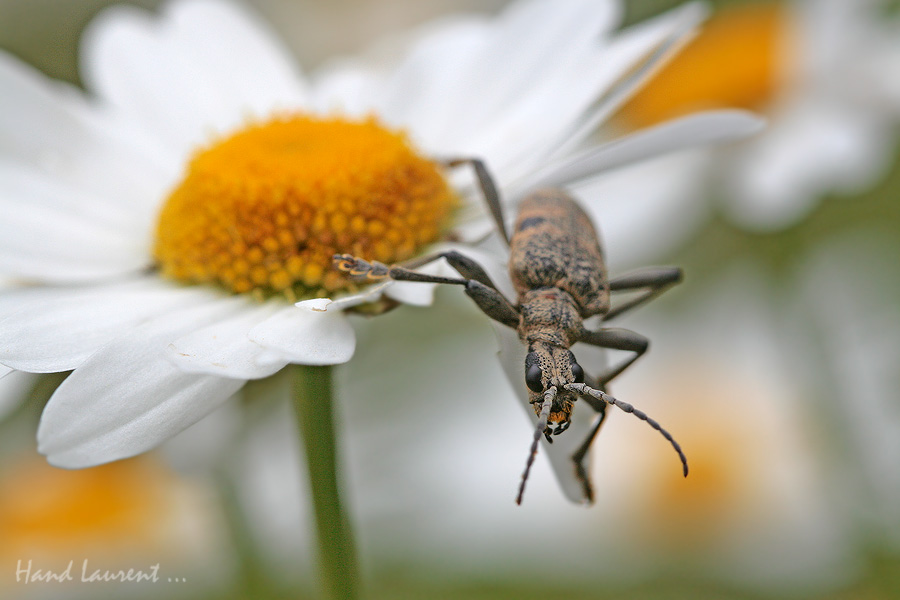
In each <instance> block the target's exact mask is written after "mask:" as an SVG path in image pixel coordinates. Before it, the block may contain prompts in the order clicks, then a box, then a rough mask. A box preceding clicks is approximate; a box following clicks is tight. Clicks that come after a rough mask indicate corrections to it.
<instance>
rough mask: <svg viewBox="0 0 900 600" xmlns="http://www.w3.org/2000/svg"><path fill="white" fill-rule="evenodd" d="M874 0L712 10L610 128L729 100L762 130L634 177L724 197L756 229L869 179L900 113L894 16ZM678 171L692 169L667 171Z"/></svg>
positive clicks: (887, 150) (791, 219) (793, 217)
mask: <svg viewBox="0 0 900 600" xmlns="http://www.w3.org/2000/svg"><path fill="white" fill-rule="evenodd" d="M882 4H883V3H881V2H879V1H877V0H863V1H860V0H795V1H793V2H787V1H785V2H775V1H772V0H767V1H765V2H754V3H747V4H737V5H734V6H728V7H724V8H722V9H721V10H720V11H718V12H716V13H715V14H714V15H713V16H712V17H711V19H710V20H709V22H708V24H707V25H706V26H705V27H704V28H703V30H702V31H701V32H700V33H699V35H698V36H697V37H696V38H694V39H693V40H692V41H691V42H690V43H688V45H687V46H686V47H685V48H684V50H683V51H682V52H681V53H679V54H678V56H676V57H675V58H674V60H672V61H671V62H670V63H668V64H667V65H666V66H665V67H664V68H663V69H662V70H661V71H660V72H659V73H658V74H657V75H656V76H655V77H654V78H652V80H651V81H650V82H649V83H648V85H647V86H645V87H644V88H643V89H642V90H641V91H639V92H638V93H637V94H636V95H635V97H633V98H632V99H631V100H630V101H629V102H628V104H627V106H626V107H625V109H624V110H623V112H622V113H621V115H620V117H621V119H620V125H624V126H626V127H636V126H646V125H649V124H652V123H656V122H659V121H661V120H664V119H669V118H672V117H674V116H677V115H683V114H687V113H690V112H691V111H695V110H705V109H710V108H718V107H726V106H728V107H743V108H747V109H751V110H754V111H756V112H758V113H760V114H763V115H764V116H765V117H766V119H767V122H768V126H767V128H766V131H765V133H764V134H762V135H760V136H756V137H754V138H752V139H750V140H748V141H746V142H744V143H741V144H736V145H734V146H733V147H731V148H729V149H726V150H724V151H720V152H715V153H706V152H699V153H695V155H694V156H692V157H682V158H681V159H677V160H676V161H674V162H671V161H661V162H662V164H663V165H665V166H663V167H660V168H659V169H655V170H654V173H655V175H651V174H650V173H649V171H647V170H640V169H639V170H637V175H636V176H637V177H639V178H651V179H652V178H665V177H668V178H669V179H670V180H671V181H672V185H673V186H682V187H685V186H686V190H685V191H684V192H683V193H685V194H688V195H695V196H701V197H702V196H703V195H704V194H706V195H710V194H713V195H717V196H722V197H723V199H724V200H725V202H726V203H725V205H724V209H725V212H726V214H727V215H728V216H729V217H730V218H731V219H733V220H734V221H735V222H737V223H738V224H740V225H742V226H744V227H747V228H750V229H757V230H774V229H779V228H784V227H788V226H790V225H792V224H794V223H796V222H798V221H799V220H800V219H802V218H803V217H804V216H805V215H807V214H809V213H810V212H811V211H812V210H813V209H814V208H815V206H816V204H817V201H818V200H819V199H820V198H821V197H823V196H824V195H826V194H829V193H838V194H848V193H854V192H858V191H861V190H862V189H864V188H865V187H866V186H868V185H870V184H871V183H872V182H873V181H875V179H876V178H878V177H879V176H881V175H883V174H884V172H885V171H886V170H887V168H888V166H889V165H890V162H891V157H892V156H893V150H894V147H895V137H896V136H895V130H896V126H897V122H898V118H900V93H898V88H897V86H896V81H897V79H898V74H900V37H898V35H897V31H898V26H900V24H898V22H897V21H896V19H894V20H890V19H887V18H886V17H885V14H886V13H885V7H884V6H882ZM686 170H687V171H691V172H694V173H696V174H697V175H696V176H695V177H692V178H684V177H678V176H677V175H676V173H678V172H684V171H686ZM666 171H669V174H667V173H666ZM686 179H687V180H686ZM698 184H699V185H698ZM704 185H705V186H706V187H705V188H704V187H703V186H704Z"/></svg>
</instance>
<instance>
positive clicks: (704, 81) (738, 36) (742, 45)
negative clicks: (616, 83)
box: [621, 2, 788, 128]
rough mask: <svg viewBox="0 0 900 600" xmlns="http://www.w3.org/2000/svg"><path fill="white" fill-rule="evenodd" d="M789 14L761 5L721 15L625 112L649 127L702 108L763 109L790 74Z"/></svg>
mask: <svg viewBox="0 0 900 600" xmlns="http://www.w3.org/2000/svg"><path fill="white" fill-rule="evenodd" d="M787 16H788V15H787V10H786V9H785V8H784V7H783V6H781V5H780V4H775V3H767V2H764V3H756V4H747V5H741V6H736V7H732V8H727V9H724V10H722V11H721V12H718V13H716V14H715V15H714V16H713V17H712V18H711V19H710V20H709V22H707V23H706V24H705V25H704V26H703V27H702V29H701V30H700V32H699V34H698V35H697V37H695V38H694V39H693V40H691V41H690V42H689V43H688V44H687V45H686V46H685V47H684V48H683V49H682V50H681V51H680V52H679V53H678V54H677V55H676V56H675V57H674V58H673V59H672V60H671V62H669V63H668V64H667V65H666V66H664V67H663V68H662V69H661V70H660V71H659V73H657V74H656V75H654V76H653V77H652V78H651V79H650V81H649V82H648V83H647V85H646V86H644V87H643V88H642V89H641V90H640V91H639V92H638V93H637V94H636V95H635V96H634V97H633V98H632V99H631V100H630V101H629V102H628V104H626V105H625V107H624V109H623V110H622V115H621V116H622V117H623V118H624V119H625V120H626V121H627V123H628V124H629V125H630V126H631V127H635V128H637V127H646V126H649V125H654V124H656V123H659V122H662V121H665V120H667V119H671V118H674V117H678V116H681V115H685V114H688V113H691V112H696V111H699V110H708V109H716V108H746V109H751V110H759V109H761V108H764V107H765V105H766V104H767V103H768V102H769V100H771V98H772V97H773V96H774V93H775V91H776V90H777V89H778V86H779V84H780V83H781V79H782V78H783V77H784V76H785V67H786V65H785V64H783V63H784V62H785V60H784V58H785V54H786V53H785V49H786V47H787V45H786V42H787V41H788V39H787V38H788V36H787V33H788V19H787Z"/></svg>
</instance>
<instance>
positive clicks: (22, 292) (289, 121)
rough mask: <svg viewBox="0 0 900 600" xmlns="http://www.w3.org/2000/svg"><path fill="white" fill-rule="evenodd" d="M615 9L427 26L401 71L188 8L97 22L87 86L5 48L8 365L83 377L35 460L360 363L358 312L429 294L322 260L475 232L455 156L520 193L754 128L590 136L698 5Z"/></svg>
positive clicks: (723, 119)
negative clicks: (296, 48)
mask: <svg viewBox="0 0 900 600" xmlns="http://www.w3.org/2000/svg"><path fill="white" fill-rule="evenodd" d="M619 12H620V7H619V5H618V4H617V3H616V2H613V1H612V0H607V1H597V0H590V1H588V0H568V1H566V2H553V3H551V2H547V1H540V0H526V1H521V2H517V3H514V4H513V5H511V6H510V7H509V8H508V9H507V10H505V11H504V12H503V13H502V14H500V15H499V16H497V17H494V18H489V17H465V18H457V19H452V20H445V21H442V22H440V23H437V24H433V25H430V26H426V27H425V28H424V29H423V30H422V31H421V32H419V33H418V35H416V36H414V37H415V39H414V40H413V41H412V42H411V43H410V45H409V47H408V48H407V49H406V51H405V54H404V55H403V57H402V58H400V59H399V60H398V61H397V62H396V64H393V65H390V66H366V65H365V63H364V62H362V61H358V60H357V61H352V60H346V61H342V62H340V63H337V64H335V65H332V66H330V67H327V68H325V69H323V70H322V71H321V72H318V73H315V74H313V75H311V76H307V75H306V74H304V73H302V72H301V71H300V69H299V68H298V67H297V66H296V64H295V63H294V62H293V61H292V60H291V58H290V57H289V55H288V54H287V52H286V51H285V50H284V48H283V47H282V46H281V45H280V44H279V42H278V41H277V40H276V39H275V38H274V36H273V35H272V34H271V33H270V32H269V31H268V29H267V28H266V26H265V25H264V24H263V23H261V22H260V21H259V20H258V19H256V17H255V16H254V15H252V14H248V13H247V12H246V11H245V10H244V9H242V8H241V7H240V6H238V5H235V4H231V3H228V2H217V1H213V0H184V1H175V2H172V3H170V4H168V5H167V6H166V7H165V8H164V10H163V12H162V14H161V15H158V16H157V15H151V14H148V13H146V12H143V11H141V10H139V9H137V8H134V7H132V6H116V7H113V8H111V9H109V10H107V11H105V12H104V13H102V14H101V15H100V16H99V17H98V18H97V20H96V21H94V23H93V24H92V25H91V26H90V27H89V28H88V30H87V32H86V34H85V37H84V46H83V54H82V69H83V80H84V81H85V84H86V87H87V90H88V91H87V92H86V93H85V92H81V91H80V90H77V89H73V88H71V87H67V86H64V85H62V84H60V83H58V82H53V81H47V80H46V79H44V78H43V77H42V76H40V75H39V74H38V73H35V72H34V71H33V70H31V69H29V68H27V67H26V66H24V65H22V64H20V63H18V62H16V61H14V60H13V59H11V58H9V57H6V56H2V57H0V84H2V87H3V90H4V94H3V97H2V99H0V189H2V191H3V193H2V197H0V210H2V211H3V215H4V217H3V219H0V276H8V277H11V278H13V279H15V280H18V281H24V282H26V283H27V284H28V285H26V286H24V287H21V288H18V289H13V290H8V291H5V292H3V294H2V296H0V364H2V365H4V366H5V367H7V368H11V369H16V370H21V371H28V372H35V373H46V372H59V371H70V370H71V371H73V372H72V373H71V375H70V376H69V377H68V378H67V379H66V380H65V382H64V383H63V384H62V385H61V386H60V387H59V389H58V390H57V391H56V392H55V393H54V395H53V397H52V398H51V399H50V401H49V403H48V404H47V406H46V409H45V411H44V414H43V418H42V421H41V424H40V427H39V430H38V443H39V450H40V451H41V452H42V453H44V454H46V455H47V457H48V460H49V461H50V462H51V463H52V464H54V465H58V466H63V467H69V468H78V467H85V466H89V465H95V464H98V463H102V462H106V461H111V460H116V459H119V458H123V457H128V456H132V455H135V454H138V453H140V452H143V451H146V450H147V449H149V448H152V447H154V446H156V445H157V444H159V443H160V442H161V441H163V440H165V439H167V438H169V437H170V436H172V435H174V434H175V433H177V432H179V431H181V430H183V429H184V428H186V427H188V426H189V425H191V424H192V423H195V422H196V421H198V420H199V419H201V418H202V417H203V416H205V415H206V414H208V413H210V412H211V411H212V410H214V409H215V408H216V407H217V406H219V405H220V404H222V403H223V402H224V401H225V400H226V399H227V398H228V397H229V396H231V395H232V394H233V393H235V392H236V391H237V390H238V389H240V388H241V386H243V385H244V383H245V382H246V381H247V380H251V379H259V378H264V377H267V376H270V375H272V374H273V373H276V372H277V371H279V370H280V369H282V368H283V367H285V366H286V365H287V364H291V363H298V364H308V365H326V364H336V363H341V362H345V361H347V360H348V359H349V358H350V357H351V356H352V354H353V351H354V346H355V337H354V331H353V328H352V326H351V324H350V323H349V321H348V319H347V318H346V317H345V315H344V314H343V310H344V309H346V308H350V307H353V306H358V305H360V304H368V305H372V304H373V303H378V302H380V303H381V305H382V306H386V305H389V304H391V303H396V302H410V303H423V302H428V301H429V294H428V293H427V289H426V288H423V287H422V286H421V285H419V284H415V285H412V284H410V285H406V286H404V285H399V284H395V285H389V286H386V287H376V288H368V289H358V288H356V287H354V285H353V284H352V283H350V282H348V281H347V280H345V279H344V278H343V277H342V276H341V274H340V273H338V272H336V271H334V270H332V269H331V268H330V260H331V259H330V257H331V256H332V255H333V254H335V253H342V252H349V253H353V254H358V255H363V256H365V257H366V258H368V259H374V260H379V261H382V262H394V261H402V260H405V259H408V258H412V257H416V256H421V255H423V254H425V253H427V252H429V251H430V248H431V247H432V246H433V245H434V244H435V243H438V242H441V241H446V240H449V239H451V238H457V239H464V238H465V235H466V233H467V232H466V231H462V230H461V229H460V226H461V225H462V224H463V221H464V220H466V219H470V217H471V215H472V214H473V213H479V214H484V210H483V209H482V208H481V207H480V199H479V198H478V197H477V196H478V195H477V194H475V193H473V192H472V187H473V186H472V185H471V182H470V181H462V182H460V181H457V179H455V178H454V179H449V178H451V177H462V175H454V174H451V173H448V172H446V171H445V170H444V169H443V168H442V167H441V164H440V163H439V162H438V160H437V159H439V158H443V157H456V156H477V157H480V158H482V159H484V160H485V161H486V162H487V164H488V165H489V167H490V169H491V171H492V172H493V174H494V176H495V177H496V179H497V182H498V184H499V186H500V190H501V194H502V196H503V197H504V198H506V199H508V200H509V202H510V203H512V204H514V203H515V201H516V199H517V198H518V197H520V196H521V194H522V193H523V192H524V191H526V190H528V189H530V188H532V187H533V186H535V185H565V184H568V183H574V182H577V181H579V180H582V179H585V178H588V177H592V176H595V175H596V174H598V173H600V172H602V171H603V170H606V169H611V168H614V167H618V166H621V165H623V164H627V163H630V162H633V161H637V160H640V159H643V158H647V157H650V156H655V155H659V154H663V153H666V152H669V151H673V150H677V149H681V148H685V147H690V146H695V145H698V144H706V143H710V142H715V141H724V140H730V139H734V138H736V137H740V136H744V135H747V134H749V133H752V132H754V131H756V130H757V129H758V128H759V121H758V120H757V119H756V118H754V117H752V116H750V115H749V114H747V113H743V112H738V111H724V112H716V113H705V114H699V115H693V116H690V117H686V118H683V119H679V120H675V121H672V122H667V123H663V124H661V125H658V126H655V127H653V128H651V129H648V130H646V131H641V132H638V133H636V134H634V135H633V136H630V137H627V138H623V139H621V140H616V141H613V142H609V143H606V144H598V143H596V142H593V143H592V142H591V141H590V140H589V134H591V133H592V132H593V131H594V130H595V129H596V128H597V126H598V124H600V123H601V122H603V121H604V120H605V119H606V117H607V116H608V115H609V114H611V113H612V112H613V111H615V110H616V109H617V108H618V107H619V106H621V104H622V102H623V100H624V99H625V98H627V97H628V96H629V95H630V94H631V93H632V92H633V91H634V89H635V88H636V87H637V86H638V85H639V84H640V83H641V82H642V81H643V79H644V78H645V76H646V75H647V74H648V73H649V72H651V71H652V70H653V69H654V68H655V66H656V65H657V64H658V62H659V60H660V58H661V57H664V56H667V55H668V54H669V53H670V52H672V51H674V49H675V48H676V47H678V46H679V45H680V44H681V43H682V42H683V40H684V39H685V37H686V36H688V35H689V34H690V33H691V32H692V31H693V29H694V28H695V26H696V24H697V22H698V20H699V19H700V18H701V17H702V10H699V9H698V7H697V6H695V5H687V6H686V7H684V8H683V9H681V10H678V11H675V12H673V13H670V14H667V15H664V16H662V17H660V18H658V19H656V20H654V21H652V22H648V23H646V24H644V25H641V26H638V27H635V28H632V29H629V30H627V31H624V32H617V31H615V28H616V26H617V24H618V19H619ZM588 200H589V199H588ZM470 222H472V223H474V224H475V225H476V226H477V225H478V220H477V219H475V220H474V221H471V220H470ZM481 222H487V219H484V218H481ZM438 267H439V266H438ZM438 267H436V268H438ZM295 302H296V304H294V303H295Z"/></svg>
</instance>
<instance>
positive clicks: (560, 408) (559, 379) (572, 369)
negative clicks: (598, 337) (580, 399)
mask: <svg viewBox="0 0 900 600" xmlns="http://www.w3.org/2000/svg"><path fill="white" fill-rule="evenodd" d="M583 381H584V369H582V368H581V365H579V364H578V362H577V361H576V360H575V355H574V354H572V352H571V351H570V350H569V349H568V348H563V347H561V346H557V345H554V344H548V343H545V342H534V343H532V344H530V345H529V346H528V354H527V355H526V356H525V385H527V386H528V393H529V396H530V398H529V401H530V402H531V405H532V407H534V412H535V414H536V415H538V416H540V414H541V407H542V405H543V403H544V392H546V391H547V390H549V389H550V388H551V387H556V388H557V393H556V396H555V397H554V399H553V402H552V404H551V405H550V414H549V416H548V419H547V429H546V430H545V431H544V435H545V436H546V437H547V440H548V441H552V440H551V439H550V435H551V434H552V435H557V434H560V433H562V432H563V431H565V430H566V429H568V428H569V424H570V423H571V419H572V409H573V406H574V403H575V400H576V399H577V395H576V394H575V393H574V392H572V391H569V390H567V389H565V387H564V386H565V385H566V384H570V383H581V382H583Z"/></svg>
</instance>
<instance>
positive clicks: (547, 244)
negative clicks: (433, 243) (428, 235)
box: [334, 159, 688, 504]
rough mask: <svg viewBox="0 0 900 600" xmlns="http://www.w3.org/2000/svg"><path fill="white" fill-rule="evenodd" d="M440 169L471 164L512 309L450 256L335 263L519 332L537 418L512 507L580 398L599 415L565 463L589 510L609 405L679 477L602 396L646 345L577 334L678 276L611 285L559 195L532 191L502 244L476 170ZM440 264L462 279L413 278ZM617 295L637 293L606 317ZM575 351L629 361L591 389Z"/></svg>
mask: <svg viewBox="0 0 900 600" xmlns="http://www.w3.org/2000/svg"><path fill="white" fill-rule="evenodd" d="M446 164H447V165H448V166H450V167H454V166H457V165H461V164H470V165H471V166H472V167H473V168H474V170H475V174H476V176H477V179H478V182H479V185H480V186H481V190H482V192H483V193H484V197H485V199H486V201H487V204H488V207H489V208H490V211H491V215H492V216H493V218H494V221H495V222H496V225H497V229H498V231H499V233H500V234H501V236H502V237H503V239H504V240H505V241H506V242H507V244H508V245H509V255H510V257H509V274H510V277H511V278H512V282H513V285H514V286H515V289H516V293H517V294H518V299H517V300H518V301H517V303H516V304H512V303H511V302H510V301H509V300H507V298H506V297H505V296H504V295H503V294H502V293H501V292H500V291H499V290H498V289H497V287H496V286H495V285H494V283H493V281H491V279H490V277H488V275H487V273H486V272H485V271H484V269H483V268H482V267H481V266H479V265H478V263H476V262H475V261H473V260H472V259H470V258H467V257H466V256H464V255H462V254H460V253H459V252H456V251H451V252H442V253H440V254H435V255H432V256H428V257H425V258H423V259H417V260H415V261H411V262H408V263H404V264H402V265H394V266H387V265H384V264H381V263H378V262H372V263H369V262H367V261H365V260H363V259H361V258H358V257H355V256H352V255H349V254H338V255H335V257H334V264H335V266H336V267H337V268H338V269H340V270H341V271H344V272H347V273H349V274H350V275H352V276H356V277H361V278H365V279H368V280H372V281H377V280H382V279H387V278H390V279H394V280H397V281H421V282H431V283H450V284H455V285H462V286H465V291H466V294H467V295H468V296H469V297H470V298H472V300H474V301H475V303H476V304H477V305H478V306H479V308H481V310H482V311H483V312H484V313H485V314H486V315H488V316H489V317H491V318H492V319H494V320H495V321H497V322H499V323H502V324H504V325H507V326H508V327H511V328H513V329H515V330H517V331H518V333H519V338H520V339H521V340H522V343H523V344H525V345H526V346H527V348H528V354H527V355H526V357H525V383H526V385H527V387H528V390H529V394H530V401H531V404H532V406H533V407H534V411H535V413H536V414H537V415H538V425H537V428H536V429H535V432H534V440H533V442H532V444H531V450H530V454H529V456H528V461H527V463H526V465H525V472H524V473H523V474H522V482H521V484H520V486H519V493H518V495H517V496H516V503H517V504H521V502H522V496H523V494H524V492H525V483H526V481H527V480H528V474H529V472H530V471H531V466H532V464H533V463H534V459H535V456H536V455H537V449H538V442H539V441H540V438H541V435H543V436H545V437H546V439H547V441H548V442H552V441H553V439H552V438H551V437H550V436H551V435H558V434H560V433H562V432H563V431H565V430H566V429H567V428H568V427H569V424H570V423H571V417H572V408H573V406H574V403H575V401H576V400H577V399H578V397H579V396H580V397H583V398H584V399H585V400H586V401H587V402H588V403H589V404H590V405H591V407H592V408H593V409H594V410H595V411H596V412H597V413H598V418H596V419H595V420H594V424H593V425H592V426H591V429H590V432H589V433H588V435H587V437H586V438H585V440H584V442H583V443H582V444H581V445H580V446H579V447H578V450H576V452H575V453H574V454H573V455H572V461H573V463H574V467H575V471H576V473H577V476H578V478H579V480H580V481H581V484H582V486H583V488H584V496H585V498H587V499H588V501H589V502H591V501H593V491H592V486H591V483H590V477H589V475H588V473H587V469H586V468H585V466H584V458H585V456H587V452H588V450H589V449H590V446H591V443H592V442H593V439H594V437H595V436H596V434H597V432H598V431H599V430H600V427H601V425H602V424H603V421H604V418H605V416H606V407H607V405H609V404H614V405H616V406H618V407H619V408H620V409H622V410H623V411H625V412H629V413H632V414H634V415H635V416H636V417H638V418H639V419H641V420H643V421H646V422H647V423H648V424H649V425H650V426H651V427H653V428H654V429H656V430H657V431H659V432H660V433H661V434H662V435H663V436H664V437H665V438H666V439H667V440H668V441H669V443H671V444H672V447H673V448H675V451H676V452H677V453H678V456H679V458H680V459H681V464H682V468H683V471H684V475H685V476H687V473H688V465H687V458H686V457H685V456H684V453H683V452H682V451H681V447H680V446H679V445H678V442H676V441H675V440H674V439H673V438H672V436H671V435H670V434H669V432H667V431H666V430H665V429H663V428H662V427H660V425H659V423H657V422H656V421H654V420H653V419H651V418H650V417H648V416H647V415H646V414H645V413H643V412H641V411H640V410H637V409H636V408H634V407H633V406H631V405H630V404H628V403H625V402H622V401H620V400H617V399H616V398H613V397H612V396H610V395H609V394H607V393H605V392H604V391H603V388H604V386H605V385H606V384H608V383H609V382H610V381H611V380H612V379H613V378H615V377H616V376H617V375H619V374H620V373H621V372H622V371H624V370H625V369H626V368H627V367H628V366H629V365H631V363H633V362H634V361H635V360H637V358H638V357H640V356H641V355H642V354H643V353H644V352H646V351H647V346H648V340H647V338H645V337H644V336H642V335H640V334H638V333H635V332H633V331H629V330H627V329H620V328H610V327H603V328H600V329H598V330H596V331H592V330H589V329H587V328H586V327H585V326H584V320H585V319H587V318H588V317H592V316H595V315H600V316H601V318H602V320H603V321H609V320H610V319H612V318H614V317H616V316H618V315H621V314H622V313H623V312H625V311H627V310H630V309H632V308H634V307H636V306H638V305H639V304H643V303H644V302H647V301H648V300H651V299H653V298H655V297H656V296H659V295H660V294H661V293H663V292H664V291H665V290H667V289H668V288H669V287H671V286H673V285H674V284H676V283H678V282H680V281H681V279H682V273H681V269H679V268H677V267H652V268H647V269H642V270H640V271H635V272H633V273H628V274H626V275H622V276H620V277H616V278H614V279H609V278H608V276H607V272H606V264H605V261H604V259H603V250H602V249H601V247H600V239H599V236H598V235H597V232H596V230H595V229H594V226H593V225H592V224H591V221H590V219H589V218H588V216H587V215H586V214H585V212H584V211H583V210H582V209H581V207H580V206H579V205H578V203H577V202H575V201H574V200H573V199H572V198H571V197H570V196H569V195H568V194H566V193H565V192H564V191H562V190H560V189H540V190H536V191H534V192H532V193H531V194H530V195H528V196H527V197H526V198H525V199H524V200H523V201H522V202H521V204H520V206H519V214H518V218H517V219H516V222H515V226H514V228H513V234H512V236H509V235H508V234H507V231H506V225H505V222H504V219H503V211H502V208H501V205H500V199H499V196H498V194H497V190H496V187H495V185H494V183H493V181H492V179H491V176H490V174H489V173H488V171H487V169H486V168H485V165H484V164H483V162H482V161H480V160H478V159H456V160H449V161H446ZM439 258H444V259H446V260H447V262H448V263H449V264H450V265H451V266H452V267H453V268H454V269H456V271H457V272H459V274H460V275H462V276H463V278H462V279H460V278H454V277H438V276H432V275H426V274H424V273H417V272H416V271H414V270H413V269H415V268H417V267H420V266H422V265H424V264H427V263H429V262H432V261H434V260H437V259H439ZM617 291H637V292H640V293H639V294H637V295H636V296H634V297H633V298H631V299H630V300H627V301H625V302H622V303H621V304H619V305H618V306H615V307H612V308H611V306H610V293H611V292H617ZM576 342H583V343H587V344H591V345H594V346H600V347H603V348H612V349H616V350H625V351H629V352H633V353H634V355H633V356H631V357H629V358H627V359H625V360H623V361H622V362H621V363H620V364H618V365H615V366H613V367H611V368H609V369H607V371H605V372H604V373H601V374H599V375H597V376H596V377H592V378H587V380H588V381H590V382H591V385H588V384H587V383H585V380H586V375H585V373H584V369H582V368H581V366H580V365H579V364H578V362H577V361H576V360H575V356H574V355H573V354H572V352H571V351H570V350H569V348H570V347H571V346H572V345H573V344H574V343H576Z"/></svg>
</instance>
